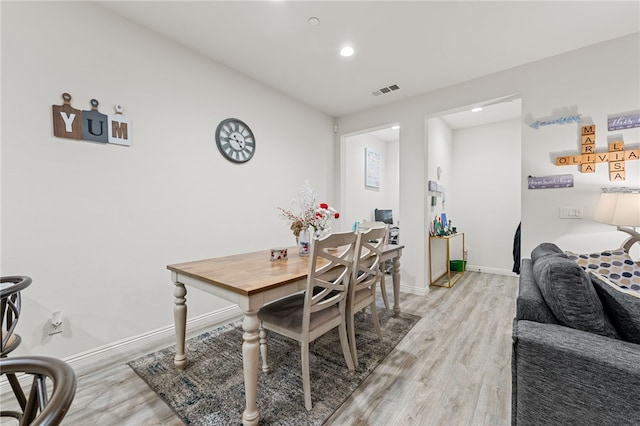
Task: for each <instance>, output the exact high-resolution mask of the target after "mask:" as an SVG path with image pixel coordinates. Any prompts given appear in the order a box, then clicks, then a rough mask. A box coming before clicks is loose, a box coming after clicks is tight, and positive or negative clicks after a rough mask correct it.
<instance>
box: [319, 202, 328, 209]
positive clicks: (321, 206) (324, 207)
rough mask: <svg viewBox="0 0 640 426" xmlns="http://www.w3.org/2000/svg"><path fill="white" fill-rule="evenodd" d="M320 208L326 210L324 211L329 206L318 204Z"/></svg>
mask: <svg viewBox="0 0 640 426" xmlns="http://www.w3.org/2000/svg"><path fill="white" fill-rule="evenodd" d="M320 208H321V209H324V210H326V209H328V208H329V204H327V203H322V204H320Z"/></svg>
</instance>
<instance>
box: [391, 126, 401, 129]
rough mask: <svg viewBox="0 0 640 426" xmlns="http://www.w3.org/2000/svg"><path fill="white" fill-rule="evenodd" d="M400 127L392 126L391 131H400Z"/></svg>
mask: <svg viewBox="0 0 640 426" xmlns="http://www.w3.org/2000/svg"><path fill="white" fill-rule="evenodd" d="M399 129H400V126H391V130H399Z"/></svg>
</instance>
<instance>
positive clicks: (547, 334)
mask: <svg viewBox="0 0 640 426" xmlns="http://www.w3.org/2000/svg"><path fill="white" fill-rule="evenodd" d="M511 362H512V366H511V368H512V378H513V382H512V413H511V419H512V421H511V423H512V425H518V426H526V425H542V424H544V425H638V424H640V398H639V397H638V392H640V345H637V344H633V343H629V342H624V341H622V340H616V339H612V338H609V337H604V336H600V335H596V334H592V333H587V332H584V331H580V330H575V329H571V328H568V327H564V326H561V325H557V324H541V323H537V322H533V321H514V327H513V353H512V361H511Z"/></svg>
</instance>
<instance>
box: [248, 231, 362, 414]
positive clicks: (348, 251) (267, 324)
mask: <svg viewBox="0 0 640 426" xmlns="http://www.w3.org/2000/svg"><path fill="white" fill-rule="evenodd" d="M356 240H357V237H356V234H355V233H354V232H351V231H349V232H342V233H333V234H330V235H328V236H326V237H324V238H321V239H319V240H314V241H313V243H312V245H311V254H310V259H309V274H308V277H307V285H306V290H305V291H304V292H302V293H297V294H294V295H292V296H288V297H285V298H283V299H279V300H276V301H275V302H272V303H270V304H268V305H266V306H264V307H263V308H262V309H260V311H259V312H258V318H259V319H260V352H261V355H262V363H263V371H268V370H269V367H268V363H267V346H266V341H267V338H266V337H267V336H266V332H265V329H267V330H271V331H275V332H276V333H279V334H282V335H284V336H287V337H289V338H291V339H294V340H296V341H298V342H300V346H301V363H302V387H303V390H304V406H305V408H306V409H307V410H311V408H312V403H311V384H310V379H309V343H310V342H312V341H314V340H315V339H317V338H318V337H320V336H322V335H323V334H325V333H327V332H328V331H330V330H333V329H334V328H336V327H338V332H339V336H340V345H341V347H342V353H343V355H344V359H345V361H346V363H347V367H348V368H349V370H354V369H355V367H354V365H353V358H352V355H351V351H350V349H349V342H348V338H347V328H346V321H345V319H346V305H347V291H348V289H349V280H350V279H351V270H352V268H353V258H354V253H355V247H356ZM336 247H337V249H336Z"/></svg>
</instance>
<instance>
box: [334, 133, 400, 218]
mask: <svg viewBox="0 0 640 426" xmlns="http://www.w3.org/2000/svg"><path fill="white" fill-rule="evenodd" d="M343 145H344V147H343V152H345V157H344V158H345V163H346V167H345V179H344V187H345V197H344V198H343V202H342V204H343V205H344V208H343V214H342V216H341V226H342V229H344V230H346V229H349V227H350V226H351V225H353V223H354V222H355V221H358V222H361V221H363V220H366V221H372V220H374V209H376V208H379V209H391V210H393V219H394V223H398V221H399V220H400V212H399V210H398V142H397V141H395V142H393V141H392V142H387V141H383V140H380V139H378V138H376V137H374V136H372V135H371V133H363V134H360V135H355V136H350V137H347V138H345V140H344V142H343ZM366 148H369V149H372V150H373V151H376V152H377V153H379V154H380V168H381V177H380V187H379V188H375V187H368V186H366V185H365V149H366Z"/></svg>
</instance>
